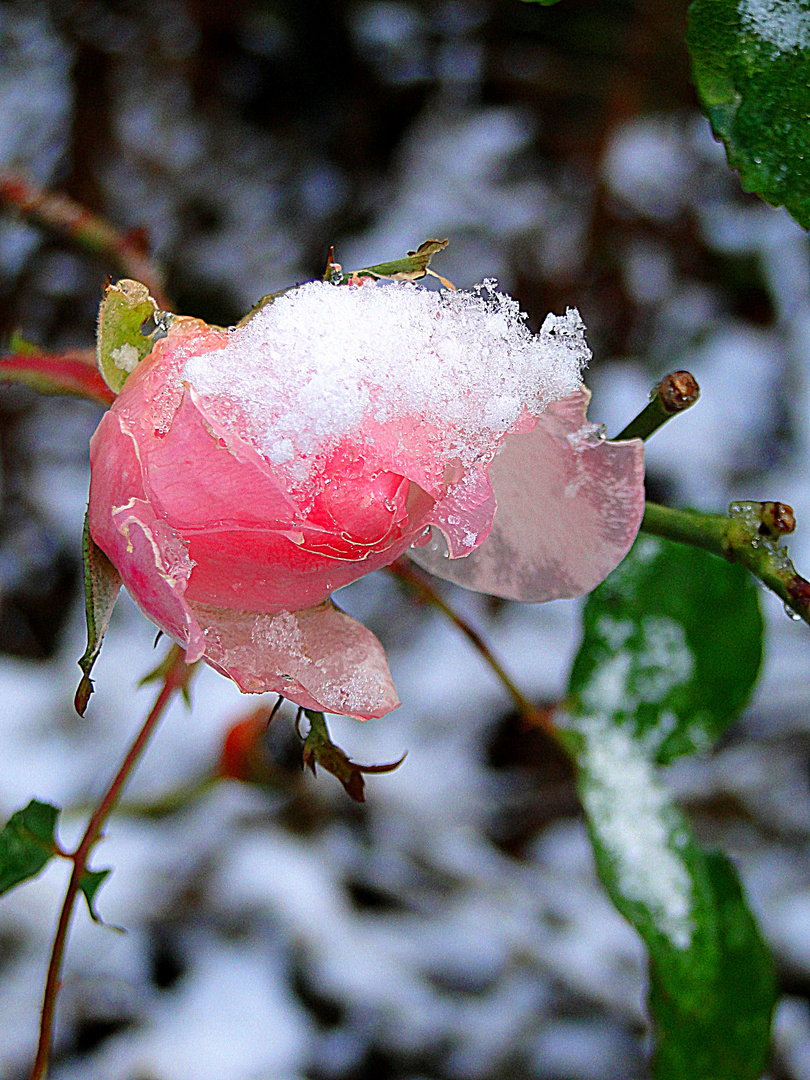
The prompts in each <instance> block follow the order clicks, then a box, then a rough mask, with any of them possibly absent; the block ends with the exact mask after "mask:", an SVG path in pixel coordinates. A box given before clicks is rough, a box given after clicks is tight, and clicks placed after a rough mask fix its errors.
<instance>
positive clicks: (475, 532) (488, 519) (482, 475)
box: [427, 470, 496, 559]
mask: <svg viewBox="0 0 810 1080" xmlns="http://www.w3.org/2000/svg"><path fill="white" fill-rule="evenodd" d="M495 510H496V501H495V492H494V491H493V490H492V483H491V481H490V478H489V477H488V476H487V474H486V472H484V471H483V470H480V471H471V472H468V473H466V474H465V475H464V476H462V478H461V480H459V481H458V482H457V483H455V484H451V485H450V487H448V489H447V492H446V494H445V495H444V496H443V497H442V498H441V499H440V500H439V501H438V502H437V503H436V506H435V507H434V509H433V510H432V511H431V513H430V515H429V516H428V519H427V520H428V522H429V523H430V524H431V525H436V526H437V528H439V529H441V531H442V533H443V534H444V537H445V539H446V540H447V546H448V548H449V551H450V558H451V559H460V558H463V557H464V556H466V555H469V554H470V552H471V551H472V550H473V548H475V547H478V545H479V544H481V543H483V541H484V540H485V539H486V538H487V536H488V535H489V531H490V529H491V528H492V520H493V516H494V514H495ZM428 550H430V545H428Z"/></svg>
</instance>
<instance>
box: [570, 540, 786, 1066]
mask: <svg viewBox="0 0 810 1080" xmlns="http://www.w3.org/2000/svg"><path fill="white" fill-rule="evenodd" d="M761 659H762V615H761V613H760V610H759V601H758V596H757V593H756V587H755V586H754V585H753V584H752V583H751V581H750V579H749V577H748V575H747V573H746V571H745V570H744V569H743V568H742V567H741V566H739V565H733V564H730V563H727V562H725V561H724V560H723V559H719V558H717V557H716V556H714V555H711V554H709V553H708V552H705V551H702V550H700V549H696V548H688V547H685V546H683V545H681V544H674V543H670V542H668V541H665V540H659V539H654V538H652V537H647V536H645V537H642V538H640V539H639V540H638V541H637V542H636V544H635V545H634V546H633V549H632V551H631V552H630V554H629V555H628V557H627V558H626V559H625V561H624V562H623V563H622V564H621V566H619V568H618V569H617V570H615V571H614V572H613V573H612V574H611V575H610V577H608V578H607V579H606V580H605V581H604V582H603V583H602V585H600V586H599V588H598V589H596V590H594V592H593V593H592V594H591V596H590V598H589V600H588V602H587V604H586V606H585V611H584V636H583V641H582V645H581V646H580V650H579V652H578V654H577V657H576V659H575V661H574V666H573V670H572V673H571V679H570V684H569V697H568V700H567V703H566V704H567V709H568V714H567V715H566V716H564V717H563V718H562V719H561V722H560V728H559V731H560V736H561V738H562V739H563V741H564V742H565V744H566V745H567V746H568V747H569V749H570V750H571V752H572V754H573V756H574V757H575V759H576V761H577V766H578V769H579V791H580V796H581V799H582V805H583V807H584V809H585V814H586V817H587V820H588V827H589V830H590V833H591V838H592V841H593V847H594V852H595V857H596V865H597V869H598V871H599V876H600V878H601V880H602V882H603V883H604V885H605V888H606V889H607V892H608V894H609V895H610V898H611V900H612V901H613V903H614V904H615V906H616V907H617V909H618V910H619V911H620V912H621V913H622V914H623V915H624V916H625V917H626V918H627V919H628V921H629V922H630V923H632V925H633V926H634V927H635V928H636V929H637V930H638V932H639V934H640V935H641V937H642V938H643V939H644V941H645V943H646V945H647V948H648V950H649V956H650V993H649V998H648V1007H649V1012H650V1018H651V1021H652V1024H653V1029H654V1034H655V1045H656V1049H655V1053H654V1058H653V1072H654V1076H655V1077H656V1080H757V1078H758V1077H759V1076H760V1075H761V1073H762V1070H763V1068H764V1063H765V1060H766V1058H767V1053H768V1047H769V1031H770V1021H771V1014H772V1011H773V1004H774V994H775V989H774V976H773V970H772V966H771V962H770V958H769V956H768V952H767V949H766V948H765V945H764V944H763V942H762V939H761V937H760V935H759V932H758V930H757V928H756V924H755V923H754V920H753V918H752V916H751V915H750V913H749V912H748V909H747V908H746V906H745V902H744V900H743V898H742V893H741V891H740V886H739V883H738V881H737V877H736V874H735V872H734V870H733V869H732V867H731V866H730V865H729V864H728V863H727V862H726V861H725V860H724V859H723V858H722V857H721V856H719V855H707V854H706V853H705V852H703V851H702V850H701V849H700V848H699V847H698V845H697V844H696V843H695V841H694V840H693V839H692V836H691V834H690V831H689V827H688V824H687V822H686V820H685V819H684V817H683V815H682V814H681V812H680V811H679V810H678V809H677V807H676V806H675V805H674V803H673V802H672V799H671V797H670V795H669V792H668V790H667V788H666V786H665V784H664V782H663V780H662V778H661V776H660V773H659V769H658V767H657V765H658V764H659V763H666V762H669V761H671V760H672V759H673V758H675V757H677V756H678V755H679V754H684V753H689V752H690V751H693V750H695V749H706V748H708V747H709V746H711V744H712V743H713V742H714V740H715V739H716V738H717V737H718V735H719V734H720V733H721V732H722V731H723V730H724V729H725V727H726V726H727V725H728V724H729V723H730V722H731V721H732V720H733V719H734V717H735V716H736V715H737V714H738V713H739V711H740V709H741V708H742V707H743V705H744V704H745V701H746V700H747V698H748V695H749V694H750V692H751V689H752V687H753V685H754V683H755V681H756V678H757V673H758V671H759V666H760V662H761Z"/></svg>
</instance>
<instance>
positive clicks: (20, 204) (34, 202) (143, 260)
mask: <svg viewBox="0 0 810 1080" xmlns="http://www.w3.org/2000/svg"><path fill="white" fill-rule="evenodd" d="M0 201H2V202H4V203H6V205H7V206H11V207H13V208H14V209H15V210H17V211H18V213H20V214H21V215H22V216H23V217H24V218H26V219H27V220H29V221H32V222H34V223H35V224H36V225H41V226H42V227H43V228H46V229H49V230H51V231H53V232H57V233H59V234H60V235H61V236H65V237H67V238H68V239H69V240H70V241H71V242H72V243H74V244H76V246H77V247H79V248H82V250H84V251H88V252H90V253H91V254H93V255H100V256H101V257H102V258H104V259H107V260H108V261H109V263H110V265H111V267H112V268H113V269H115V270H116V271H117V272H118V274H119V275H120V276H121V277H128V278H134V279H135V280H136V281H141V282H143V284H144V285H146V287H147V288H148V289H149V292H150V293H151V294H152V296H153V297H154V298H155V302H156V303H157V305H158V307H159V308H165V309H166V310H170V309H171V303H170V302H169V299H168V297H167V296H166V293H165V291H164V286H163V274H162V273H161V271H160V269H159V268H158V267H157V265H156V264H155V262H154V261H153V260H152V259H150V258H149V256H148V255H147V254H146V253H145V252H144V250H143V246H142V244H141V243H139V242H138V241H137V240H135V239H134V238H133V237H132V236H129V235H127V234H125V233H122V232H120V231H119V230H118V229H116V228H114V227H113V226H112V225H110V224H109V223H108V222H106V221H104V219H103V218H100V217H97V216H96V215H95V214H92V213H91V212H90V211H89V210H86V209H85V208H84V207H83V206H80V205H79V203H77V202H75V201H74V200H73V199H71V198H70V197H69V196H68V195H63V194H61V193H58V192H51V191H46V190H45V189H44V188H41V187H39V186H38V185H37V184H34V183H32V182H31V181H30V180H28V179H26V178H25V177H24V176H21V175H20V174H19V173H16V172H12V171H4V172H0Z"/></svg>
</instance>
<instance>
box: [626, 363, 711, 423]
mask: <svg viewBox="0 0 810 1080" xmlns="http://www.w3.org/2000/svg"><path fill="white" fill-rule="evenodd" d="M699 397H700V387H699V386H698V384H697V380H696V379H695V377H694V375H691V374H690V373H689V372H688V371H673V372H672V373H671V374H669V375H665V376H664V378H663V379H662V380H661V382H660V383H658V385H657V386H654V387H653V390H652V393H651V394H650V401H649V404H648V405H646V406H645V407H644V408H643V409H642V410H641V412H640V413H639V414H638V416H637V417H636V418H635V419H634V420H631V421H630V423H629V424H628V425H627V427H625V428H624V429H623V430H622V431H620V432H619V434H618V435H617V436H616V438H617V439H648V438H649V437H650V435H652V434H653V432H654V431H657V430H658V429H659V428H660V427H661V425H662V424H665V423H666V422H667V420H671V419H672V417H673V416H675V415H676V414H677V413H679V412H683V411H684V409H688V408H689V407H690V406H691V405H694V404H695V402H696V401H697V399H698V398H699Z"/></svg>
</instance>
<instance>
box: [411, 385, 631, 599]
mask: <svg viewBox="0 0 810 1080" xmlns="http://www.w3.org/2000/svg"><path fill="white" fill-rule="evenodd" d="M589 398H590V394H589V392H588V391H587V390H581V391H578V392H577V393H576V394H572V395H571V396H570V397H567V398H565V399H563V400H562V401H558V402H555V403H553V404H552V405H550V406H549V407H548V409H547V410H546V411H545V412H544V413H543V414H542V416H541V417H540V419H539V421H538V424H537V426H536V427H535V428H534V430H533V431H531V432H529V433H528V434H521V435H517V434H512V435H507V437H506V440H505V442H504V446H503V449H502V450H501V451H500V453H499V454H498V455H497V456H496V458H495V459H494V461H493V462H492V465H491V466H490V469H489V478H490V482H491V483H492V488H493V490H494V492H495V497H496V500H497V503H498V509H497V511H496V513H495V520H494V522H493V525H492V531H491V532H490V535H489V536H488V538H487V539H486V541H485V542H484V543H483V544H482V545H481V546H480V547H479V548H477V549H476V550H475V551H474V552H472V554H470V555H468V556H467V557H466V558H463V559H448V558H447V557H446V555H445V554H444V553H445V551H446V544H445V542H444V540H443V539H442V538H441V537H436V539H435V540H434V541H432V542H431V543H430V544H428V545H426V546H425V547H422V548H419V549H416V550H413V551H411V552H410V554H411V557H412V558H413V559H414V560H415V561H416V562H417V563H418V564H419V565H420V566H423V567H424V568H425V569H426V570H429V571H431V573H434V574H436V575H437V576H438V577H441V578H444V579H446V580H447V581H455V582H457V583H458V584H459V585H463V586H465V588H468V589H476V590H478V591H479V592H487V593H492V594H494V595H496V596H503V597H507V598H508V599H512V600H526V601H542V600H555V599H559V598H562V597H570V596H579V595H581V594H582V593H586V592H589V591H590V590H591V589H593V588H594V587H595V586H596V585H597V584H598V583H599V582H600V581H602V580H603V578H605V577H606V576H607V574H609V573H610V571H611V570H613V569H614V568H615V567H616V566H617V565H618V564H619V563H620V562H621V560H622V559H623V558H624V556H625V555H626V554H627V552H628V551H629V549H630V546H631V545H632V543H633V540H634V539H635V536H636V533H637V532H638V528H639V525H640V524H641V517H642V514H643V512H644V485H643V476H644V472H643V454H644V447H643V443H642V442H641V440H639V439H631V440H629V441H626V442H607V441H603V440H599V439H597V438H596V436H594V435H593V433H592V430H593V429H592V428H591V427H590V426H589V425H587V424H586V422H585V411H586V409H587V405H588V400H589Z"/></svg>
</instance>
